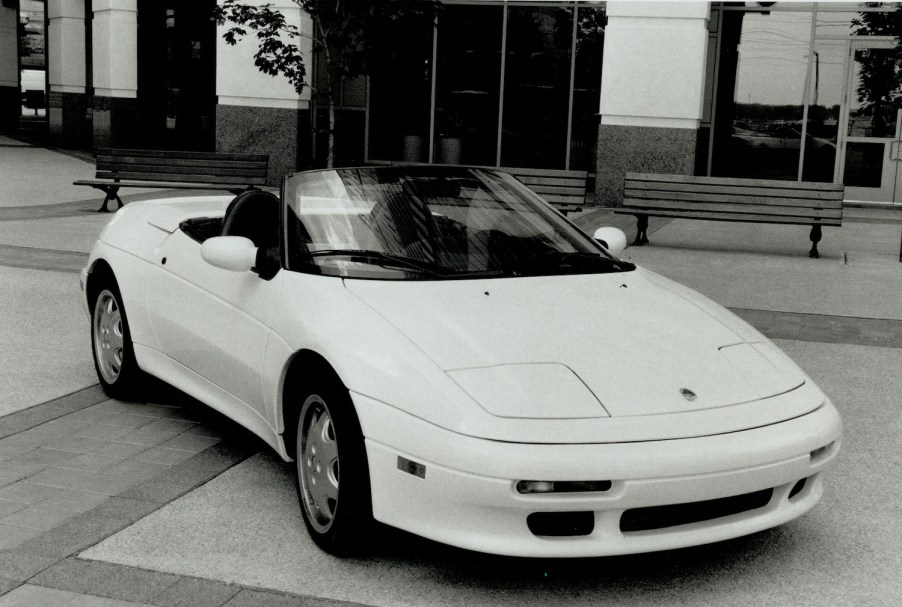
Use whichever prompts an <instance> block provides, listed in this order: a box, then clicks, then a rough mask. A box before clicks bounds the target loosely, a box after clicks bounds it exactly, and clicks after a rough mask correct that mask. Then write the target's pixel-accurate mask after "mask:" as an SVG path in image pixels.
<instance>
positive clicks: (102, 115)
mask: <svg viewBox="0 0 902 607" xmlns="http://www.w3.org/2000/svg"><path fill="white" fill-rule="evenodd" d="M93 8H94V22H93V35H92V44H93V55H94V56H93V70H92V74H93V79H94V146H95V147H129V146H131V145H133V143H134V139H135V132H136V127H135V123H136V121H137V118H138V103H137V96H138V3H137V0H94V3H93Z"/></svg>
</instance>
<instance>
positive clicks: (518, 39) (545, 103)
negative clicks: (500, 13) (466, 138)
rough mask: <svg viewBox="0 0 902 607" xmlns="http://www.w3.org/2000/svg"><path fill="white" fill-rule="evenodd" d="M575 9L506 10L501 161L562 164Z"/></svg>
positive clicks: (528, 164) (558, 166)
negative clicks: (505, 58)
mask: <svg viewBox="0 0 902 607" xmlns="http://www.w3.org/2000/svg"><path fill="white" fill-rule="evenodd" d="M572 40H573V10H572V9H570V8H561V7H511V8H509V9H508V29H507V60H506V63H505V73H504V87H505V89H504V122H503V132H502V136H501V165H502V166H518V167H536V168H556V169H562V168H564V160H565V155H566V152H567V147H566V146H567V112H568V107H569V102H570V94H569V89H570V51H571V43H572Z"/></svg>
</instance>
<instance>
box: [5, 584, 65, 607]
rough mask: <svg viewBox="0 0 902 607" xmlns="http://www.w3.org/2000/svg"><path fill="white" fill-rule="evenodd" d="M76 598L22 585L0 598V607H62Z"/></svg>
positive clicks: (54, 589) (61, 591)
mask: <svg viewBox="0 0 902 607" xmlns="http://www.w3.org/2000/svg"><path fill="white" fill-rule="evenodd" d="M77 596H78V594H76V593H74V592H69V591H66V590H57V589H56V588H44V587H43V586H35V585H33V584H23V585H22V586H19V587H18V588H16V589H15V590H13V591H12V592H10V593H8V594H5V595H3V596H2V597H0V607H35V606H36V605H40V606H41V607H63V606H64V605H66V604H67V603H69V602H70V601H71V600H72V599H74V598H76V597H77Z"/></svg>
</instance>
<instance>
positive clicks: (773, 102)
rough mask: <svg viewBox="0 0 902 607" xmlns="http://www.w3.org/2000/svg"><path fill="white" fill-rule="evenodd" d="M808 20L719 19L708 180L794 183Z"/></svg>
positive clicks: (738, 15) (743, 15)
mask: <svg viewBox="0 0 902 607" xmlns="http://www.w3.org/2000/svg"><path fill="white" fill-rule="evenodd" d="M811 18H812V13H810V12H805V13H802V12H798V13H797V12H771V13H752V12H733V11H729V12H726V13H725V14H724V23H723V27H724V31H723V39H722V47H723V48H724V49H725V52H724V53H723V57H722V58H723V62H722V67H721V73H720V82H719V91H720V92H719V94H718V98H719V101H718V109H717V123H716V128H717V132H716V133H715V138H714V153H713V154H714V155H713V158H714V162H713V163H712V174H713V175H720V176H732V177H751V178H761V179H786V180H796V179H798V171H799V156H800V151H801V137H802V115H803V97H804V83H805V75H806V71H807V66H808V47H809V40H810V34H811ZM733 49H735V51H733ZM730 92H732V93H733V95H732V97H731V96H730Z"/></svg>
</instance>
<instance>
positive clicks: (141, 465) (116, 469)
mask: <svg viewBox="0 0 902 607" xmlns="http://www.w3.org/2000/svg"><path fill="white" fill-rule="evenodd" d="M168 469H169V465H168V464H155V463H153V462H145V461H140V460H137V459H127V460H123V461H122V462H120V463H118V464H116V465H115V466H111V467H110V468H107V470H105V473H106V474H112V475H115V476H125V477H128V478H135V479H139V480H144V479H146V478H150V477H151V476H156V475H157V474H159V473H160V472H163V471H164V470H168Z"/></svg>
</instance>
